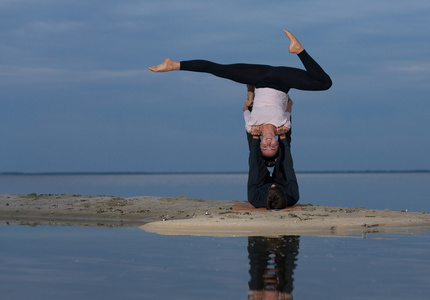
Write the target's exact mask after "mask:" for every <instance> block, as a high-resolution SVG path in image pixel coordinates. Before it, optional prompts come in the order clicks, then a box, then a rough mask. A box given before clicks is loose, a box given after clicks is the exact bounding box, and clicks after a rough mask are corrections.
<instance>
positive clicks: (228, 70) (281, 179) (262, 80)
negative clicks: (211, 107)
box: [149, 30, 332, 209]
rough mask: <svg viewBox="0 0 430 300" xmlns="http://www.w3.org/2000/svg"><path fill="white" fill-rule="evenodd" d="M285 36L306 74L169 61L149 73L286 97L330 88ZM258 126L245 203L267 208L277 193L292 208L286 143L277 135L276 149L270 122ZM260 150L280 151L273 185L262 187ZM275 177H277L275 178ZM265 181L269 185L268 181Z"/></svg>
mask: <svg viewBox="0 0 430 300" xmlns="http://www.w3.org/2000/svg"><path fill="white" fill-rule="evenodd" d="M284 32H285V34H286V36H287V37H288V38H289V40H290V46H289V52H290V53H295V54H297V55H298V57H299V59H300V60H301V61H302V63H303V66H304V67H305V69H306V70H302V69H298V68H292V67H284V66H282V67H274V66H268V65H259V64H244V63H237V64H229V65H222V64H217V63H214V62H211V61H207V60H189V61H181V62H174V61H172V60H171V59H169V58H166V59H165V60H164V61H163V63H161V64H160V65H157V66H153V67H150V68H149V69H150V70H151V71H153V72H168V71H176V70H181V71H192V72H203V73H210V74H213V75H215V76H218V77H221V78H225V79H230V80H232V81H235V82H238V83H242V84H247V85H251V86H254V87H255V88H257V89H262V88H270V89H275V90H278V91H280V92H283V93H285V94H287V93H288V92H289V90H290V89H291V88H295V89H299V90H308V91H322V90H327V89H329V88H330V87H331V85H332V81H331V79H330V77H329V76H328V75H327V74H326V73H325V72H324V70H323V69H322V68H321V67H320V66H319V65H318V63H317V62H316V61H315V60H313V58H312V57H311V56H310V55H309V54H308V53H307V52H306V50H304V48H303V47H302V46H301V44H300V43H299V41H298V40H297V39H296V38H295V37H294V36H293V35H292V34H291V33H290V32H289V31H286V30H284ZM262 91H265V89H262ZM256 100H257V99H256ZM256 102H257V101H256ZM261 124H262V125H261V126H260V128H259V130H260V134H261V135H262V141H261V148H260V139H259V137H257V138H253V139H252V141H251V145H250V156H249V176H248V201H249V202H250V203H251V204H252V205H254V206H255V207H266V203H268V202H273V201H270V200H265V199H266V198H267V196H269V197H270V194H271V193H276V191H278V192H279V191H280V194H282V196H283V197H284V201H285V203H286V205H285V206H290V205H293V204H295V203H297V201H298V199H299V193H298V185H297V180H296V176H295V173H294V168H293V161H292V157H291V152H290V145H289V142H288V140H287V137H286V136H285V134H282V135H280V145H279V142H278V141H276V135H277V133H278V132H277V127H276V126H275V125H274V124H272V123H271V122H270V121H267V122H266V123H261ZM255 125H257V124H255ZM258 125H259V124H258ZM265 145H266V146H265ZM259 148H260V149H261V154H262V155H263V156H267V157H273V156H276V155H277V153H278V150H279V148H280V150H281V151H280V156H278V159H277V162H279V163H278V167H277V168H276V173H274V176H273V177H272V178H273V182H265V183H264V184H261V180H260V179H261V178H267V176H265V175H262V174H267V173H261V171H260V170H262V169H261V168H259V160H258V157H259V156H260V151H259V150H260V149H259ZM266 171H267V169H266ZM267 172H268V171H267ZM274 172H275V170H274ZM276 174H279V175H277V176H275V175H276ZM269 177H270V176H269ZM275 178H276V179H275ZM267 181H269V179H268V180H267ZM276 184H278V185H276ZM285 206H284V204H279V205H278V204H277V205H276V207H267V208H268V209H271V208H283V207H285Z"/></svg>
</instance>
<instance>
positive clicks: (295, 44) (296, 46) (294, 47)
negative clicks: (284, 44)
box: [284, 30, 303, 54]
mask: <svg viewBox="0 0 430 300" xmlns="http://www.w3.org/2000/svg"><path fill="white" fill-rule="evenodd" d="M284 32H285V35H286V36H287V37H288V38H289V40H290V47H289V48H288V51H290V53H296V54H299V53H300V52H302V51H303V47H302V45H300V43H299V41H298V40H297V39H296V37H295V36H294V35H292V33H291V32H289V31H288V30H284Z"/></svg>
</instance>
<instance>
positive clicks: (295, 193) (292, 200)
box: [275, 135, 300, 206]
mask: <svg viewBox="0 0 430 300" xmlns="http://www.w3.org/2000/svg"><path fill="white" fill-rule="evenodd" d="M279 140H280V143H279V145H280V150H281V151H282V158H281V159H282V166H283V172H284V176H285V177H284V179H285V182H284V184H285V186H283V187H282V189H283V190H284V193H285V196H287V206H291V205H294V204H296V203H297V202H298V201H299V198H300V196H299V186H298V184H297V178H296V173H295V172H294V166H293V157H292V156H291V149H290V143H289V141H288V139H287V138H286V137H285V135H283V136H280V139H279ZM275 180H276V179H275Z"/></svg>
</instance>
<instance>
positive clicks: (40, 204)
mask: <svg viewBox="0 0 430 300" xmlns="http://www.w3.org/2000/svg"><path fill="white" fill-rule="evenodd" d="M237 204H238V201H236V200H232V201H219V200H204V199H193V198H189V197H185V196H178V197H171V198H162V197H150V196H139V197H128V198H122V197H113V196H82V195H73V194H62V195H36V194H29V195H8V194H2V195H0V225H73V226H103V227H115V226H138V227H140V228H142V229H143V230H145V231H147V232H155V233H158V234H174V235H210V236H257V235H264V236H268V235H269V236H278V235H313V236H322V235H344V234H366V233H371V232H398V233H412V232H420V231H430V214H428V213H426V212H407V211H391V210H388V209H387V210H374V209H366V208H363V207H333V206H315V205H311V204H302V205H301V206H300V209H299V210H292V211H267V210H264V209H263V210H247V209H244V210H238V211H234V210H233V207H234V206H235V205H236V206H237Z"/></svg>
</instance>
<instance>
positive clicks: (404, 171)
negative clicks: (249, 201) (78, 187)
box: [0, 170, 430, 176]
mask: <svg viewBox="0 0 430 300" xmlns="http://www.w3.org/2000/svg"><path fill="white" fill-rule="evenodd" d="M247 173H248V172H247V171H243V172H0V175H3V176H5V175H9V176H39V175H40V176H46V175H50V176H52V175H235V174H247ZM395 173H430V170H349V171H296V174H395Z"/></svg>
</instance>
